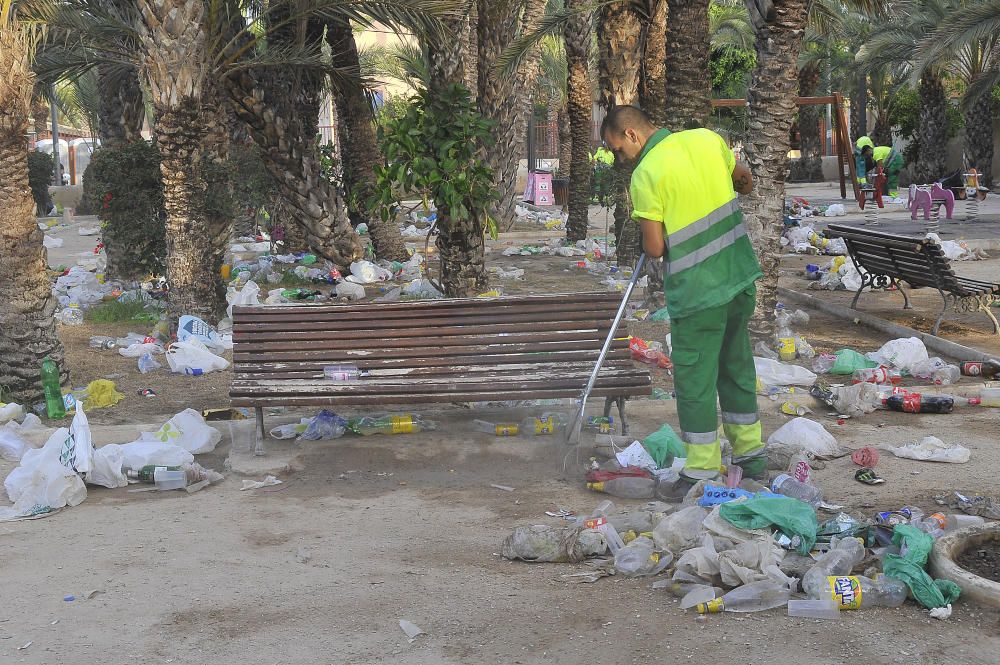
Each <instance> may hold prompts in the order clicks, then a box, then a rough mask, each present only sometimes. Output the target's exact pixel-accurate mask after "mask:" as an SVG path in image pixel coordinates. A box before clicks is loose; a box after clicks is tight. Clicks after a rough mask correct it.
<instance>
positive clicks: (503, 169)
mask: <svg viewBox="0 0 1000 665" xmlns="http://www.w3.org/2000/svg"><path fill="white" fill-rule="evenodd" d="M544 13H545V3H544V2H536V1H535V0H478V3H477V20H476V26H475V28H476V31H477V36H478V37H477V45H478V61H477V70H478V79H477V80H478V90H477V94H476V104H477V106H478V108H479V113H480V114H481V115H482V116H483V117H485V118H489V119H490V120H492V121H493V122H494V123H495V124H494V126H493V129H492V133H493V137H494V142H493V145H492V146H491V149H490V150H489V151H488V152H487V156H486V158H487V162H488V164H489V166H490V168H492V169H493V172H494V174H495V177H496V188H497V191H499V192H500V198H499V201H498V202H497V204H496V205H495V206H494V208H493V211H492V216H493V217H494V219H496V221H497V223H498V224H499V225H500V227H501V228H507V227H508V226H510V224H511V223H513V220H514V204H515V203H516V201H517V197H518V195H519V192H518V191H517V172H518V167H519V164H520V161H521V157H522V155H523V154H524V141H525V135H526V132H527V128H528V113H529V112H530V111H531V109H532V104H533V98H534V93H535V80H536V79H537V77H538V58H539V52H538V47H537V46H535V47H533V48H532V49H531V50H530V52H529V53H528V55H527V56H526V57H525V58H524V59H523V61H522V62H521V64H520V65H519V66H518V68H517V70H516V71H515V72H514V73H513V74H510V75H506V74H503V73H502V72H499V71H497V70H496V68H495V64H496V62H497V60H498V59H499V58H500V56H501V55H502V54H503V52H504V50H505V49H506V48H507V47H508V46H510V44H511V43H512V42H513V41H514V40H515V39H516V38H517V37H519V36H521V35H524V34H526V33H527V32H530V31H532V30H533V29H534V28H535V27H536V26H537V25H538V23H539V21H540V20H541V19H542V17H543V15H544ZM464 41H465V38H464V36H463V43H464ZM464 78H465V77H463V80H464Z"/></svg>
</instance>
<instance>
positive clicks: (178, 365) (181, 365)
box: [167, 338, 229, 376]
mask: <svg viewBox="0 0 1000 665" xmlns="http://www.w3.org/2000/svg"><path fill="white" fill-rule="evenodd" d="M167 364H168V365H170V371H171V372H174V373H175V374H191V375H194V376H200V375H202V374H208V373H209V372H214V371H216V370H220V369H226V368H227V367H229V361H228V360H226V359H225V358H221V357H219V356H217V355H215V354H214V353H212V352H211V351H209V350H208V348H207V347H206V346H205V345H204V344H202V343H201V342H200V341H199V340H198V339H194V338H192V339H190V340H188V341H186V342H174V343H173V344H171V345H170V346H169V347H168V348H167Z"/></svg>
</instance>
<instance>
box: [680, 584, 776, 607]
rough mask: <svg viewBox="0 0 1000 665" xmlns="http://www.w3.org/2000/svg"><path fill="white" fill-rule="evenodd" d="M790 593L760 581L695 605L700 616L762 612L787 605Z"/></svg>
mask: <svg viewBox="0 0 1000 665" xmlns="http://www.w3.org/2000/svg"><path fill="white" fill-rule="evenodd" d="M790 595H791V592H790V591H789V590H788V589H787V588H785V587H783V586H781V585H779V584H778V583H777V582H774V581H771V580H761V581H760V582H752V583H750V584H744V585H743V586H741V587H736V588H735V589H733V590H732V591H730V592H729V593H727V594H725V595H724V596H723V597H722V598H716V599H714V600H710V601H708V602H707V603H702V604H700V605H697V609H698V612H699V613H701V614H715V613H717V612H762V611H764V610H770V609H774V608H775V607H781V606H782V605H785V604H786V603H788V598H789V596H790Z"/></svg>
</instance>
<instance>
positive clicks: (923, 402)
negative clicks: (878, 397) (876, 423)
mask: <svg viewBox="0 0 1000 665" xmlns="http://www.w3.org/2000/svg"><path fill="white" fill-rule="evenodd" d="M882 403H883V404H885V406H886V407H887V408H889V409H891V410H893V411H905V412H906V413H951V412H952V410H954V408H955V400H954V398H952V397H947V396H944V395H926V396H922V395H921V394H920V393H909V394H907V395H892V396H890V397H887V398H886V399H885V400H884V401H883V402H882Z"/></svg>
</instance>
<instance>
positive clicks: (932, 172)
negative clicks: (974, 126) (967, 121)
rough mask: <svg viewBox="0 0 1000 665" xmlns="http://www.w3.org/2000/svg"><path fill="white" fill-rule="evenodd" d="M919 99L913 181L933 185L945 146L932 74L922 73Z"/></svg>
mask: <svg viewBox="0 0 1000 665" xmlns="http://www.w3.org/2000/svg"><path fill="white" fill-rule="evenodd" d="M918 92H919V95H920V126H919V129H918V130H917V137H918V139H917V140H918V141H919V143H920V152H919V153H918V156H917V166H916V169H915V172H914V177H915V178H916V180H917V182H918V183H928V182H934V181H935V180H937V179H938V178H940V177H942V176H943V175H944V174H945V173H944V170H945V146H946V144H947V142H948V118H947V115H946V109H947V104H948V99H947V97H945V92H944V84H943V83H942V81H941V75H940V74H939V73H938V72H936V71H933V70H930V71H926V72H924V74H923V76H921V77H920V85H919V88H918Z"/></svg>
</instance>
